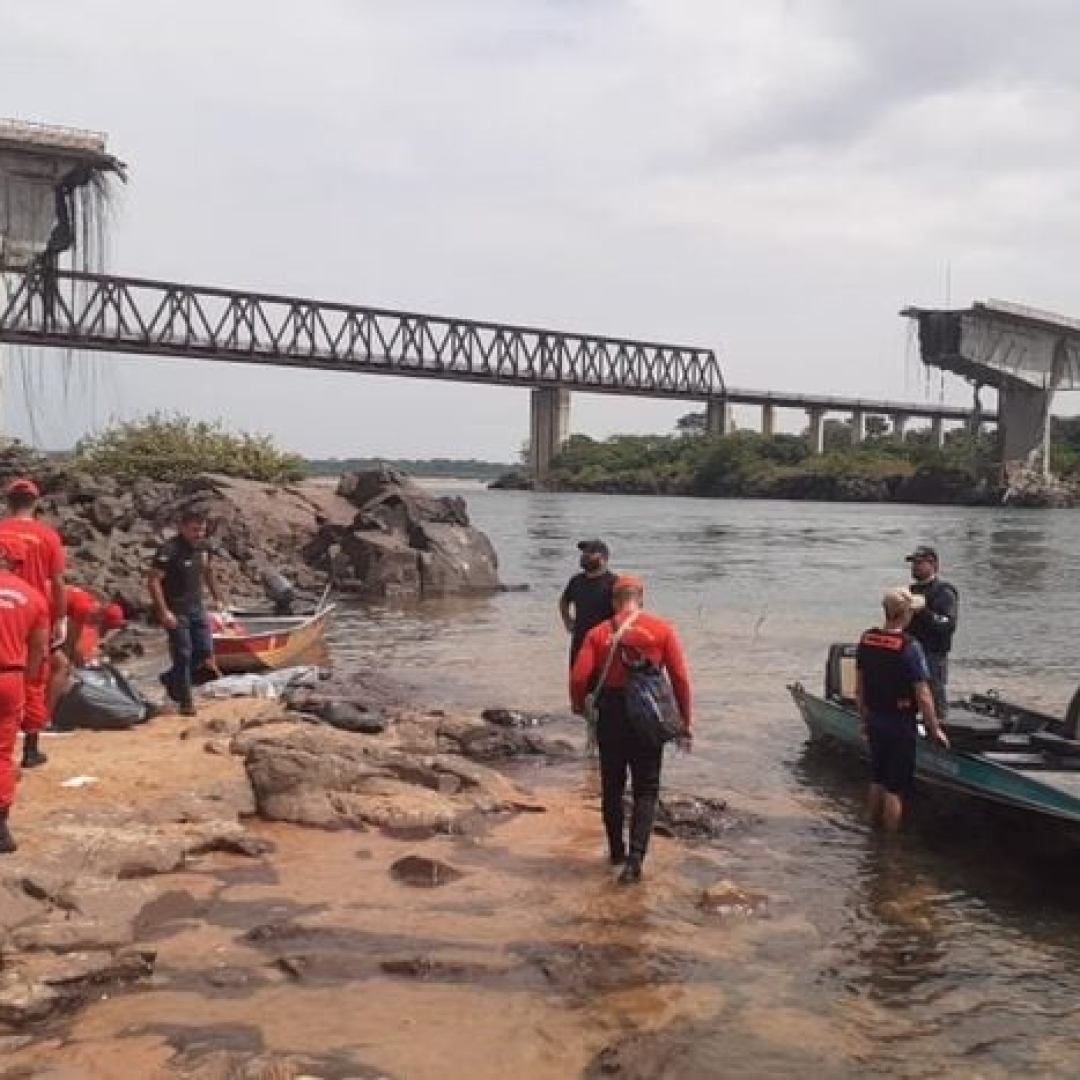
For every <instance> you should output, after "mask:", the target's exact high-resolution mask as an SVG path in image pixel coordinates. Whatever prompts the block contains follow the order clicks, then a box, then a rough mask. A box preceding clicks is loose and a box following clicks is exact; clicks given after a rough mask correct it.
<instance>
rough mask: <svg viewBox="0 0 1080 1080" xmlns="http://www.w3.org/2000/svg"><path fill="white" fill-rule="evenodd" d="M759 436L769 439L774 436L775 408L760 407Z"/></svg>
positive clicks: (770, 406) (768, 406) (769, 406)
mask: <svg viewBox="0 0 1080 1080" xmlns="http://www.w3.org/2000/svg"><path fill="white" fill-rule="evenodd" d="M761 434H762V435H764V436H765V438H767V439H771V438H772V437H773V435H775V434H776V406H775V405H762V406H761Z"/></svg>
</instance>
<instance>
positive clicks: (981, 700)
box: [788, 645, 1080, 840]
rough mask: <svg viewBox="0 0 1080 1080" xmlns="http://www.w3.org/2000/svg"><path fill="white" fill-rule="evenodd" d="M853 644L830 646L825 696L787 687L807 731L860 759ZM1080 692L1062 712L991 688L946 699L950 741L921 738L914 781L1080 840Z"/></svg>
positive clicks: (863, 748)
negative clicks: (987, 691) (1032, 705)
mask: <svg viewBox="0 0 1080 1080" xmlns="http://www.w3.org/2000/svg"><path fill="white" fill-rule="evenodd" d="M854 667H855V646H854V645H834V646H833V647H832V648H831V649H830V651H829V660H828V663H827V665H826V675H825V694H824V696H822V697H818V696H816V695H815V694H812V693H810V692H809V691H808V690H807V689H806V688H805V687H803V686H802V685H801V684H800V683H794V684H792V685H791V686H789V687H788V690H789V691H790V692H791V696H792V698H793V699H794V700H795V704H796V705H797V706H798V708H799V712H800V713H801V714H802V718H803V720H804V721H805V722H806V726H807V727H808V728H809V729H810V736H811V738H812V739H814V740H818V741H822V742H825V743H827V744H829V745H831V746H833V747H836V748H840V749H843V750H845V751H847V752H848V753H849V754H850V753H854V754H857V755H860V756H861V757H864V758H865V757H866V755H867V748H866V743H865V740H864V739H863V736H862V724H861V722H860V720H859V716H858V713H857V711H856V708H855V701H854V685H855V680H854ZM1078 726H1080V693H1078V694H1077V696H1076V698H1074V699H1073V703H1072V704H1071V705H1070V706H1069V710H1068V712H1067V713H1066V716H1065V717H1064V718H1056V717H1052V716H1049V715H1046V714H1044V713H1040V712H1038V711H1036V710H1034V709H1028V708H1025V707H1024V706H1022V705H1015V704H1011V703H1009V702H1007V701H1004V700H1002V699H1001V698H1000V697H998V696H997V695H995V694H973V695H970V696H969V697H967V698H964V699H963V700H961V701H957V702H955V703H950V705H949V716H948V720H947V721H946V722H945V724H944V727H945V730H946V732H947V733H948V736H949V741H950V743H951V746H950V748H949V749H947V750H946V749H945V748H944V747H942V746H940V745H939V744H937V743H935V742H933V741H931V740H930V739H926V738H921V739H920V740H919V745H918V750H917V755H916V766H915V768H916V774H915V775H916V785H917V787H920V788H922V787H926V788H930V789H933V790H935V791H938V792H943V793H946V794H949V795H956V796H962V797H965V798H968V799H972V800H975V801H976V802H977V803H980V804H982V805H984V806H996V807H1002V808H1007V809H1009V810H1011V811H1014V812H1019V813H1020V814H1022V815H1023V816H1024V818H1026V819H1027V820H1029V821H1034V820H1037V821H1039V822H1040V823H1052V824H1054V825H1059V826H1065V827H1067V828H1068V829H1069V831H1070V832H1071V831H1072V830H1073V827H1075V828H1076V833H1077V839H1078V840H1080V740H1078V739H1076V738H1074V737H1071V736H1073V735H1075V734H1076V733H1077V728H1078Z"/></svg>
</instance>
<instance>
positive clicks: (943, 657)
mask: <svg viewBox="0 0 1080 1080" xmlns="http://www.w3.org/2000/svg"><path fill="white" fill-rule="evenodd" d="M911 591H912V592H913V593H914V594H915V595H916V596H921V597H923V598H924V599H925V600H926V607H925V608H923V610H922V611H920V612H918V613H916V615H915V617H914V618H913V619H912V620H911V626H909V627H908V632H909V633H910V634H911V636H912V637H913V638H915V640H916V641H918V642H919V644H920V645H921V646H922V647H923V652H924V653H925V654H926V664H927V667H928V668H929V669H930V691H931V693H932V694H933V695H934V707H935V708H936V709H937V715H938V719H939V720H941V719H944V717H945V714H946V712H947V711H948V704H949V703H948V684H949V651H950V650H951V649H952V639H953V634H955V633H956V624H957V619H958V617H959V614H960V594H959V593H958V592H957V591H956V589H955V588H954V587H953V586H952V585H950V584H949V583H948V582H947V581H942V580H941V578H939V577H932V578H931V579H930V580H929V581H914V582H912V584H911Z"/></svg>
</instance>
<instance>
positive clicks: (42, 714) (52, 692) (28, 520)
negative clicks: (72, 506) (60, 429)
mask: <svg viewBox="0 0 1080 1080" xmlns="http://www.w3.org/2000/svg"><path fill="white" fill-rule="evenodd" d="M5 495H6V499H7V508H8V516H7V517H5V518H3V519H0V534H4V535H13V536H17V537H18V538H19V539H20V540H22V542H23V544H24V545H25V546H26V558H25V559H24V560H23V563H22V565H21V566H20V567H19V569H18V574H19V577H21V578H22V579H23V580H24V581H25V582H26V583H27V584H28V585H30V586H32V587H33V588H34V589H36V590H37V591H38V592H40V593H41V594H42V596H44V597H45V599H46V601H47V602H48V605H49V650H48V654H47V655H46V658H45V660H44V661H43V662H42V663H41V664H39V665H38V666H37V668H31V670H30V671H29V672H28V673H27V680H26V711H25V715H24V716H23V725H22V730H23V735H24V738H23V752H22V767H23V768H24V769H33V768H36V767H37V766H38V765H44V764H45V762H46V761H47V760H48V758H46V756H45V755H44V754H43V753H42V752H41V750H40V749H39V748H38V736H39V735H40V733H41V732H42V731H43V730H44V729H45V728H46V727H47V726H48V723H49V714H50V712H51V711H52V707H53V705H54V704H56V699H57V698H58V697H59V696H60V694H61V693H62V692H63V688H64V686H65V685H66V683H67V677H68V662H67V657H66V656H65V655H64V653H63V646H64V641H65V639H66V638H67V616H66V607H67V603H66V596H65V588H64V544H63V541H62V540H61V539H60V534H59V533H58V532H57V531H56V530H55V529H54V528H53V527H52V526H51V525H48V524H46V523H45V522H44V521H41V520H40V519H39V518H38V516H37V512H38V503H39V501H40V499H41V491H40V489H39V488H38V486H37V484H35V483H34V481H33V480H28V479H26V478H25V477H23V478H20V479H18V480H13V481H12V482H11V483H10V484H9V485H8V487H7V491H6V492H5Z"/></svg>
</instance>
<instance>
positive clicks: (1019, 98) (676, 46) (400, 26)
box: [0, 0, 1080, 460]
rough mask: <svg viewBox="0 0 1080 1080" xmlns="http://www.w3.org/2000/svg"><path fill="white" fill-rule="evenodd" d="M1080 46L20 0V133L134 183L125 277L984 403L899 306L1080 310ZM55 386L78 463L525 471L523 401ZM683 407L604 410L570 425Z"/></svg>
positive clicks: (487, 7)
mask: <svg viewBox="0 0 1080 1080" xmlns="http://www.w3.org/2000/svg"><path fill="white" fill-rule="evenodd" d="M1078 44H1080V7H1077V6H1076V5H1075V4H1074V3H1072V2H1071V0H1011V2H1004V0H906V2H905V3H903V4H892V3H884V2H874V0H754V2H753V3H746V2H745V0H304V3H302V4H301V3H298V2H296V0H291V2H289V3H285V2H279V0H214V2H209V0H185V3H183V4H168V5H167V4H164V3H155V2H152V0H34V2H33V3H15V2H13V0H9V2H8V3H7V4H5V5H4V12H3V34H2V35H0V114H7V115H11V116H14V117H17V118H20V119H29V120H38V121H43V122H48V123H58V124H67V125H73V126H78V127H86V128H90V129H94V130H99V131H104V132H106V133H107V134H108V137H109V149H110V150H111V151H112V152H113V153H115V154H116V155H117V156H119V157H120V158H122V159H123V160H124V161H125V162H127V164H128V166H129V169H130V180H129V183H128V184H127V186H126V188H125V189H124V190H123V191H122V193H121V195H120V197H119V198H118V200H117V202H116V205H115V208H114V216H113V232H112V239H111V251H110V260H109V268H110V269H111V270H113V271H115V272H117V273H125V274H132V275H135V276H146V277H158V278H166V279H174V280H180V281H190V282H195V283H200V284H208V285H224V286H237V287H242V288H248V289H253V290H254V289H257V290H262V291H268V292H280V293H290V294H297V295H307V296H312V297H317V298H322V299H335V300H342V301H350V302H354V303H360V304H370V305H378V306H384V307H391V308H397V307H400V308H404V309H411V310H418V311H428V312H432V313H440V314H451V315H458V316H463V317H475V318H485V319H491V320H496V321H506V322H523V323H528V324H533V325H543V326H550V327H553V328H563V329H568V330H582V331H591V332H596V333H607V334H612V335H620V336H621V335H625V336H634V337H643V338H648V339H652V340H662V341H672V342H685V343H688V344H694V345H700V346H704V347H710V348H713V349H715V350H716V351H717V354H718V355H719V357H720V359H721V361H722V363H723V366H724V372H725V377H726V380H727V382H728V384H729V385H733V386H739V387H747V388H755V389H777V390H792V391H795V390H802V391H807V392H821V393H829V394H839V395H851V396H863V397H889V398H898V399H902V400H912V401H922V400H934V401H936V400H946V401H951V402H958V403H966V402H967V401H969V400H970V390H969V388H968V387H967V386H966V385H965V384H964V383H962V382H960V381H958V380H953V379H947V380H945V381H943V380H942V379H941V378H939V377H938V376H936V375H935V376H934V377H932V378H928V377H927V375H926V373H925V372H924V370H923V369H922V366H921V364H920V363H919V362H918V359H917V355H916V352H917V351H916V347H915V344H914V341H913V339H912V335H911V329H910V326H909V325H908V324H907V322H906V321H905V320H903V319H901V318H899V317H898V314H897V313H898V311H899V309H900V308H902V307H904V306H905V305H907V304H911V303H914V304H926V305H931V306H941V305H942V304H944V303H946V302H951V303H952V304H955V305H957V306H960V305H966V304H967V303H969V302H970V301H972V300H978V299H985V298H987V297H1001V298H1007V299H1011V300H1015V301H1019V302H1023V303H1029V304H1032V305H1035V306H1039V307H1045V308H1049V309H1052V310H1058V311H1063V312H1067V313H1071V314H1074V315H1075V314H1077V313H1078V312H1080V296H1077V291H1078V284H1080V282H1078V274H1077V272H1076V268H1075V265H1074V264H1075V260H1076V254H1075V253H1076V252H1077V250H1080V66H1078V65H1077V64H1076V61H1075V57H1076V50H1077V46H1078ZM34 363H35V365H37V366H35V367H34V369H33V370H32V372H31V378H30V380H29V385H30V386H31V387H32V388H33V392H32V393H31V394H30V395H29V396H30V398H31V402H30V403H29V404H31V405H32V408H31V409H28V402H27V400H26V398H27V395H26V394H25V393H23V392H22V386H23V383H22V382H20V381H19V380H17V379H11V378H9V379H8V387H7V388H6V390H5V392H4V395H3V397H4V400H3V411H4V425H5V427H6V428H7V430H9V431H12V430H13V431H14V432H15V433H16V434H19V435H21V436H24V437H30V438H34V439H36V440H37V441H38V442H39V443H41V444H45V445H49V446H54V447H55V446H62V445H68V444H70V442H71V441H72V440H73V439H75V438H77V437H78V436H79V435H80V434H82V433H84V432H86V431H87V430H94V429H97V428H100V427H101V426H103V425H106V424H108V423H110V422H113V421H115V420H117V419H123V418H132V417H136V416H139V415H142V414H145V413H147V412H150V411H154V410H157V409H166V410H171V411H178V412H183V413H187V414H191V415H195V416H200V417H206V418H220V419H222V420H223V421H225V422H226V423H227V424H229V425H230V426H235V427H239V428H244V429H249V430H257V431H263V432H268V433H271V434H272V435H274V436H275V437H276V438H277V439H278V440H279V441H280V442H281V443H282V444H283V445H285V446H288V447H290V448H292V449H295V450H298V451H301V452H303V453H307V454H310V455H322V456H342V457H344V456H351V455H357V456H367V455H381V456H387V457H397V456H402V457H405V456H409V457H413V456H455V457H474V456H475V457H483V458H491V459H495V460H509V459H511V458H512V457H514V456H515V455H516V454H517V453H518V451H519V450H520V447H521V445H522V443H523V442H524V440H525V439H526V438H527V435H528V395H527V391H525V390H515V389H505V388H490V387H480V386H471V385H464V384H443V383H438V382H431V381H413V380H408V379H393V378H386V377H379V376H364V375H351V374H331V373H310V374H308V373H301V372H295V371H289V370H284V369H282V370H279V371H262V370H259V371H256V370H255V369H252V368H247V367H244V366H242V365H225V364H212V363H206V362H202V363H195V362H188V361H177V360H150V359H133V358H130V357H128V358H114V357H103V358H97V359H90V360H76V361H74V362H73V365H74V371H75V373H76V374H75V376H74V377H71V376H69V377H67V378H64V377H62V373H63V370H64V365H65V361H64V360H63V359H62V357H60V356H59V355H56V354H52V355H49V354H46V355H45V356H43V357H41V358H38V359H36V360H35V361H34ZM7 369H8V370H10V365H7ZM685 411H687V406H685V405H680V404H678V403H669V402H655V401H649V400H645V399H635V398H622V397H601V396H596V395H586V394H578V395H575V396H574V402H573V414H572V427H573V429H574V430H575V431H580V432H583V433H586V434H589V435H592V436H594V437H597V438H599V437H603V436H606V435H609V434H613V433H618V432H648V431H666V430H670V429H671V428H672V427H673V425H674V422H675V420H676V418H677V417H678V416H679V415H681V414H682V413H683V412H685ZM1067 411H1075V409H1069V410H1067ZM31 415H32V418H33V420H34V423H33V424H31ZM736 419H737V422H738V423H740V424H741V425H746V426H749V425H751V424H753V423H754V422H755V421H756V418H755V416H754V415H753V413H752V412H750V411H744V412H738V413H737V414H736ZM802 422H803V421H802V418H801V417H799V416H798V414H794V413H793V414H788V416H787V417H786V425H787V426H789V427H791V428H792V429H797V428H798V427H799V426H801V424H802Z"/></svg>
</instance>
